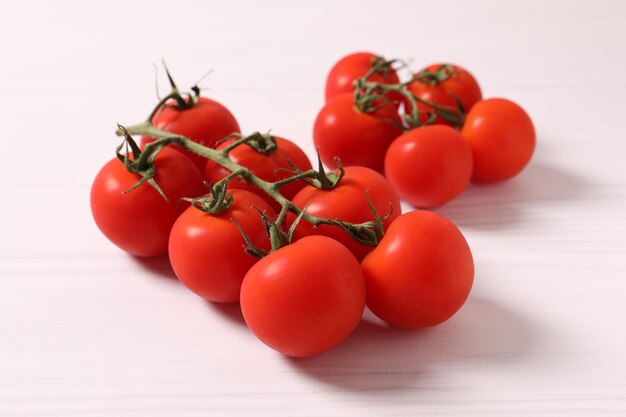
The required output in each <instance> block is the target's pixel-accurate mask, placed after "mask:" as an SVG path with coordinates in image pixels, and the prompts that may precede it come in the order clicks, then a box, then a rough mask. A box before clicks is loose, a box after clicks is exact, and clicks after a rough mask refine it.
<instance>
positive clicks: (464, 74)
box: [416, 64, 483, 113]
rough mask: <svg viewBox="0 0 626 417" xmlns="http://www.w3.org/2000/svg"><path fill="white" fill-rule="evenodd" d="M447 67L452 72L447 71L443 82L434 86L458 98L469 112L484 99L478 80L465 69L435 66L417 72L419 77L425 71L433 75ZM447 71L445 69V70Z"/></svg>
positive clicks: (454, 66)
mask: <svg viewBox="0 0 626 417" xmlns="http://www.w3.org/2000/svg"><path fill="white" fill-rule="evenodd" d="M444 65H447V66H448V67H450V68H452V71H445V76H444V78H445V79H443V80H441V81H438V82H434V83H433V84H435V85H438V86H440V87H441V88H442V89H443V90H444V91H445V92H447V93H448V94H450V95H451V96H453V97H456V98H457V99H458V100H459V101H460V102H461V104H462V105H463V110H464V111H465V112H466V113H467V112H469V111H470V110H471V109H472V107H473V106H474V104H476V103H477V102H478V101H479V100H481V99H482V97H483V95H482V92H481V91H480V86H479V85H478V82H477V81H476V78H474V76H473V75H472V74H471V73H470V72H469V71H468V70H466V69H465V68H462V67H459V66H458V65H452V64H433V65H429V66H428V67H426V68H424V69H423V70H422V71H419V72H417V74H416V75H417V76H419V75H420V73H422V72H423V71H427V72H429V73H431V74H433V73H436V72H437V71H439V70H441V67H443V66H444ZM444 70H445V69H444Z"/></svg>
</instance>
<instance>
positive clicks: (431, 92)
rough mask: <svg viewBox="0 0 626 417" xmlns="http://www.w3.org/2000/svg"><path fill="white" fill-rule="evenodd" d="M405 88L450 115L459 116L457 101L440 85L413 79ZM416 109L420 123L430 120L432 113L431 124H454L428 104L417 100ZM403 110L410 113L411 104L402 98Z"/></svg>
mask: <svg viewBox="0 0 626 417" xmlns="http://www.w3.org/2000/svg"><path fill="white" fill-rule="evenodd" d="M407 88H408V90H409V91H410V92H411V93H412V94H413V95H414V96H415V97H417V98H419V99H422V100H424V101H427V102H429V103H432V104H434V105H437V106H438V107H439V108H442V109H444V110H445V111H447V112H448V113H450V114H451V115H453V116H456V117H458V118H459V119H460V118H461V114H462V113H461V111H460V110H459V106H458V103H457V102H456V100H455V99H454V96H452V95H451V94H450V93H449V92H447V91H446V90H444V89H443V87H442V86H440V85H431V84H427V83H422V82H419V81H414V82H412V83H411V84H409V85H408V87H407ZM417 109H418V111H419V121H420V123H422V124H423V123H426V122H428V121H430V119H431V117H432V115H434V121H433V122H432V124H445V125H449V126H453V125H454V123H453V122H452V121H450V120H448V119H446V118H444V117H442V116H441V114H440V112H438V111H437V110H436V109H434V108H433V107H432V106H429V105H428V104H425V103H422V102H420V101H417ZM404 111H405V113H406V114H410V113H411V112H412V111H413V108H412V107H411V104H410V103H409V101H408V100H406V99H405V100H404Z"/></svg>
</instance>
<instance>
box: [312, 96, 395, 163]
mask: <svg viewBox="0 0 626 417" xmlns="http://www.w3.org/2000/svg"><path fill="white" fill-rule="evenodd" d="M401 125H402V122H401V120H400V116H399V114H398V111H397V109H396V108H395V107H394V105H393V104H392V103H391V102H385V103H382V107H381V108H380V109H377V110H376V111H374V112H369V113H364V112H361V111H360V110H358V109H357V108H356V106H355V104H354V97H353V95H352V94H350V93H343V94H339V95H337V96H335V97H333V98H332V99H330V100H329V101H328V102H327V103H326V105H325V106H324V107H323V108H322V110H321V111H320V112H319V114H318V115H317V118H316V120H315V125H314V127H313V140H314V142H315V146H316V147H317V148H318V150H319V154H320V157H321V158H322V161H323V162H324V164H326V166H333V165H334V159H335V157H339V158H340V159H341V162H342V163H343V165H345V166H350V165H359V166H365V167H368V168H371V169H374V170H376V171H382V169H383V160H384V158H385V152H386V150H387V147H388V146H389V144H390V143H391V142H392V141H393V140H394V139H395V138H396V137H398V136H400V135H401V134H402V128H401V127H400V126H401Z"/></svg>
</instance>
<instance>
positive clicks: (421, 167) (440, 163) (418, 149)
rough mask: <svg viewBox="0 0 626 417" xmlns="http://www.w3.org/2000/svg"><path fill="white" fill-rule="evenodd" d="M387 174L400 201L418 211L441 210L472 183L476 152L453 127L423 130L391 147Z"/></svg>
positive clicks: (386, 160) (410, 133)
mask: <svg viewBox="0 0 626 417" xmlns="http://www.w3.org/2000/svg"><path fill="white" fill-rule="evenodd" d="M385 174H386V175H387V179H388V180H389V182H390V183H391V185H393V187H394V188H395V190H396V191H397V192H398V194H399V195H400V197H401V198H403V199H405V200H406V201H408V202H409V203H411V204H412V205H414V206H415V207H421V208H432V207H437V206H441V205H442V204H445V203H447V202H448V201H450V200H452V199H453V198H454V197H456V196H457V195H459V194H460V193H461V192H462V191H463V190H464V189H465V187H466V186H467V184H468V183H469V182H470V178H471V176H472V151H471V149H470V147H469V146H468V144H467V142H465V140H464V139H463V136H461V134H460V133H459V132H458V131H456V130H455V129H453V128H451V127H449V126H443V125H433V126H424V127H420V128H417V129H413V130H410V131H408V132H406V133H405V134H403V135H402V136H400V137H398V138H397V139H396V140H395V141H394V142H393V143H392V144H391V145H390V146H389V149H388V150H387V155H386V156H385Z"/></svg>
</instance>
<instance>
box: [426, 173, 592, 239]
mask: <svg viewBox="0 0 626 417" xmlns="http://www.w3.org/2000/svg"><path fill="white" fill-rule="evenodd" d="M587 188H588V186H587V184H586V183H585V182H584V181H583V179H582V178H581V177H578V176H576V175H574V174H572V173H570V172H566V171H564V170H562V169H560V168H557V167H554V166H549V165H546V164H544V163H542V162H539V161H533V162H531V164H530V165H529V166H528V167H526V169H525V170H524V171H523V172H522V173H520V174H519V175H518V176H516V177H514V178H512V179H510V180H507V181H503V182H500V183H496V184H473V183H472V184H470V185H469V186H468V188H467V189H466V190H465V191H464V192H463V193H462V194H461V195H460V196H458V197H457V198H456V199H454V200H452V201H451V202H449V203H448V204H446V205H444V206H443V207H440V208H437V209H436V210H435V211H436V212H438V213H440V214H442V215H444V216H446V217H447V218H449V219H450V220H452V221H453V222H454V223H455V224H457V225H458V226H461V227H468V228H476V229H483V230H498V229H503V228H506V227H512V226H516V225H519V224H520V223H522V222H524V221H526V220H527V219H526V216H527V214H526V213H527V210H526V207H527V206H528V205H529V204H532V203H534V202H538V201H539V202H542V203H545V204H550V202H555V203H558V202H562V201H565V200H572V199H575V198H578V197H580V196H581V195H583V194H584V193H585V192H586V190H587Z"/></svg>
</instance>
